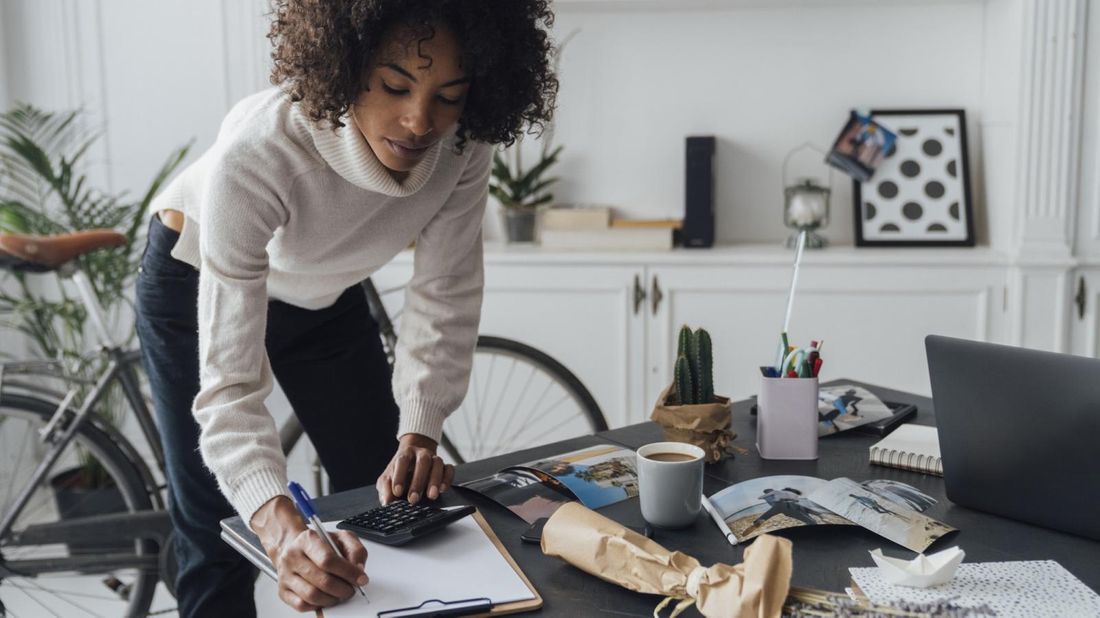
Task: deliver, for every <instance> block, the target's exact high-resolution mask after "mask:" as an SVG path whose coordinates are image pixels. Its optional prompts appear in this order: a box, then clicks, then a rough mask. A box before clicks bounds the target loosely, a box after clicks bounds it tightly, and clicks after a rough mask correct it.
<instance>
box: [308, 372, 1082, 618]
mask: <svg viewBox="0 0 1100 618" xmlns="http://www.w3.org/2000/svg"><path fill="white" fill-rule="evenodd" d="M841 381H843V382H852V381H851V380H838V381H837V382H841ZM866 386H868V388H870V389H871V390H872V391H874V392H876V393H877V394H878V395H879V396H880V397H882V398H883V399H885V400H888V401H898V402H905V403H913V404H916V405H917V406H918V408H919V412H918V415H917V418H916V421H915V422H916V423H917V424H921V425H934V424H935V418H934V416H933V410H932V401H931V400H930V399H928V398H926V397H920V396H916V395H911V394H907V393H903V392H900V391H894V390H890V389H884V388H880V387H876V386H873V385H866ZM749 406H750V403H749V402H747V401H746V402H738V403H737V404H735V405H734V410H733V430H734V431H735V432H736V433H737V434H738V435H737V439H736V440H734V445H735V446H739V447H741V451H739V453H738V454H737V455H736V456H735V457H734V458H733V459H727V460H725V461H723V462H720V463H718V464H711V465H708V466H707V470H706V472H707V476H706V478H705V480H704V488H703V489H704V492H705V493H706V494H707V495H712V494H714V493H716V492H718V491H719V490H721V489H722V488H724V487H726V486H728V485H730V484H731V483H735V482H738V481H744V480H747V479H752V478H756V477H760V476H769V475H775V474H803V475H808V476H817V477H821V478H826V479H831V478H836V477H839V476H847V477H850V478H852V479H855V480H857V481H860V480H865V479H868V478H885V479H893V480H898V481H903V482H906V483H909V484H910V485H913V486H915V487H917V488H919V489H920V490H922V491H924V492H925V493H927V494H929V495H931V496H933V497H935V498H936V499H937V500H938V501H939V503H938V504H936V505H935V506H933V507H932V508H931V509H929V511H928V514H929V515H930V516H931V517H934V518H936V519H939V520H941V521H943V522H946V523H948V524H950V525H952V526H954V527H956V528H958V529H959V532H957V533H954V534H952V535H948V536H947V537H945V538H943V539H940V540H939V541H938V542H937V543H936V544H935V545H933V546H932V547H930V548H929V550H928V551H930V552H931V551H936V550H939V549H942V548H945V547H951V546H953V545H959V546H960V547H962V548H963V549H964V550H965V551H966V561H967V562H989V561H1004V560H1056V561H1058V562H1059V563H1061V565H1062V566H1064V567H1065V568H1066V569H1068V570H1069V571H1070V572H1071V573H1073V574H1074V575H1075V576H1077V577H1078V578H1079V579H1081V580H1082V581H1083V582H1085V584H1087V585H1088V586H1089V587H1090V588H1092V589H1093V590H1100V542H1097V541H1091V540H1089V539H1086V538H1083V537H1078V536H1073V535H1069V534H1064V533H1061V532H1055V531H1053V530H1047V529H1045V528H1040V527H1037V526H1033V525H1030V524H1024V523H1020V522H1016V521H1013V520H1010V519H1006V518H1003V517H998V516H996V515H990V514H986V513H981V512H979V511H974V510H971V509H967V508H964V507H960V506H956V505H954V504H951V503H950V502H948V501H947V497H946V496H945V495H944V487H943V479H942V478H939V477H936V476H929V475H925V474H919V473H915V472H906V471H903V470H895V469H893V468H884V467H881V466H871V465H870V464H869V463H868V448H869V447H870V446H871V445H872V444H874V443H875V442H877V441H878V440H879V438H878V437H877V436H871V435H866V434H855V433H852V432H847V433H844V434H838V435H833V436H828V437H825V438H822V440H821V443H820V446H819V455H820V458H819V459H818V460H816V461H797V462H796V461H764V460H762V459H760V457H759V455H758V454H757V453H756V447H755V436H756V421H755V418H754V417H752V416H751V415H750V414H749ZM662 439H663V438H662V435H661V429H660V427H658V426H657V425H655V424H654V423H641V424H638V425H632V426H630V427H624V428H621V429H615V430H611V431H606V432H603V433H601V434H598V435H596V436H585V437H581V438H575V439H572V440H567V441H564V442H558V443H555V444H549V445H545V446H541V447H537V448H534V449H529V450H526V451H520V452H517V453H510V454H507V455H501V456H498V457H494V458H491V459H485V460H482V461H476V462H471V463H468V464H463V465H462V466H459V467H458V471H457V478H456V482H464V481H469V480H473V479H476V478H480V477H482V476H486V475H488V474H492V473H493V472H496V471H497V470H499V469H501V468H503V467H505V466H508V465H514V464H518V463H522V462H525V461H530V460H533V459H538V458H542V457H546V456H549V455H553V454H555V453H561V452H565V451H569V450H574V449H578V448H582V447H584V446H589V445H593V444H598V443H601V442H615V443H619V444H622V445H625V446H629V447H631V448H637V447H639V446H641V445H643V444H647V443H649V442H656V441H660V440H662ZM463 502H468V503H472V504H475V505H476V506H477V507H478V508H479V509H480V510H481V512H482V513H483V514H484V516H485V519H486V520H487V521H488V522H489V524H490V525H491V526H492V527H493V529H494V530H495V531H496V533H497V536H499V537H500V539H501V541H502V542H503V543H504V545H505V546H506V547H507V548H508V551H509V552H511V554H512V556H513V557H515V559H516V562H518V563H519V565H520V567H521V568H522V569H523V570H524V572H525V573H526V574H527V576H528V577H529V578H530V579H531V582H532V583H533V584H534V585H535V587H536V588H537V589H538V590H539V592H540V593H541V594H542V596H543V599H544V601H545V603H544V605H543V609H542V612H541V613H542V614H545V615H552V616H591V615H593V614H595V613H597V612H599V613H605V614H608V615H615V616H652V615H653V607H654V606H655V605H656V604H657V602H658V601H659V600H660V599H659V598H657V597H655V596H650V595H642V594H637V593H632V592H628V591H626V590H624V589H622V588H619V587H618V586H614V585H612V584H609V583H606V582H604V581H602V580H599V579H597V578H595V577H592V576H590V575H587V574H585V573H583V572H581V571H579V570H577V569H575V568H573V567H571V566H570V565H568V564H566V563H564V562H562V561H560V560H558V559H556V558H548V557H546V556H543V555H542V552H541V551H540V549H539V547H538V546H537V545H531V544H527V543H523V542H522V541H520V538H519V537H520V534H521V533H522V532H523V531H524V530H525V529H526V528H527V524H526V523H525V522H523V521H522V520H520V519H519V518H518V517H516V516H514V515H512V513H511V512H509V511H507V510H505V509H504V508H503V507H501V506H498V505H497V504H496V503H495V502H492V501H491V500H488V499H486V498H483V497H482V496H480V495H478V494H475V493H473V492H469V491H465V490H462V489H457V490H452V491H449V492H447V493H446V494H445V495H444V497H443V498H442V499H441V503H442V504H443V505H450V504H459V503H463ZM377 503H378V497H377V494H376V492H375V489H374V488H373V487H369V488H362V489H357V490H353V491H348V492H343V493H340V494H334V495H331V496H325V497H323V498H318V499H317V507H318V510H319V511H320V514H321V516H322V518H323V519H326V520H328V519H336V518H342V517H347V516H350V515H353V514H355V513H358V512H361V511H363V510H365V509H366V508H369V507H371V506H375V505H377ZM600 512H601V513H603V514H604V515H606V516H608V517H610V518H611V519H614V520H616V521H619V522H621V523H623V524H626V525H628V526H637V527H639V528H640V527H641V526H642V525H643V522H642V517H641V513H640V512H639V507H638V500H637V499H631V500H627V501H625V502H620V503H618V504H615V505H612V506H610V507H607V508H604V509H601V510H600ZM776 534H777V535H779V536H784V537H786V538H788V539H791V540H792V541H793V543H794V574H793V576H792V581H791V583H792V585H795V586H802V587H808V588H820V589H824V590H832V591H837V592H840V591H843V590H844V587H845V586H846V585H848V583H849V581H850V577H849V574H848V567H853V566H873V562H872V561H871V557H870V556H869V555H868V553H867V552H868V551H869V550H871V549H874V548H876V547H881V548H882V549H883V550H884V551H885V552H886V553H887V554H889V555H895V556H907V557H908V556H912V555H913V554H912V553H911V552H909V550H907V549H905V548H903V547H900V546H898V545H896V544H894V543H892V542H891V541H888V540H887V539H885V538H882V537H880V536H878V535H876V534H874V533H872V532H869V531H867V530H864V529H863V528H860V527H858V526H813V527H806V528H796V529H793V530H787V531H781V532H778V533H776ZM654 540H656V541H657V542H659V543H661V544H662V545H664V546H665V547H667V548H669V549H678V550H680V551H683V552H685V553H687V554H689V555H692V556H694V557H696V558H698V559H699V561H700V562H702V563H703V564H712V563H714V562H726V563H728V564H736V563H738V562H740V561H741V553H742V551H743V549H744V546H737V547H731V546H730V545H729V544H728V543H727V542H726V540H725V538H724V537H723V536H722V534H721V533H720V532H719V531H718V528H717V526H715V525H714V523H713V522H712V521H711V520H710V518H709V517H707V516H706V514H705V512H704V513H703V514H701V515H700V517H699V519H698V521H696V523H695V525H694V526H693V527H690V528H687V529H685V530H678V531H658V532H657V534H656V536H655V537H654ZM455 566H456V568H463V565H455ZM372 568H376V569H377V568H385V565H382V564H376V565H373V566H372V565H371V563H370V561H369V560H368V562H367V572H368V573H369V572H370V569H372ZM684 615H685V616H686V615H693V616H698V615H699V614H698V612H696V611H694V608H693V609H692V610H691V611H690V612H687V613H685V614H684Z"/></svg>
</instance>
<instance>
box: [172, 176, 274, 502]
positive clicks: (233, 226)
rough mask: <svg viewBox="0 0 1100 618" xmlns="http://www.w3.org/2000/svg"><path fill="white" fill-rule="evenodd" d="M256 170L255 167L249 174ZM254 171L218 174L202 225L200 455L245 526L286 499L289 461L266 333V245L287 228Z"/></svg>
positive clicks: (196, 408)
mask: <svg viewBox="0 0 1100 618" xmlns="http://www.w3.org/2000/svg"><path fill="white" fill-rule="evenodd" d="M250 168H251V169H250ZM254 169H255V168H254V166H248V165H233V164H232V163H231V162H227V161H225V160H224V159H223V160H221V161H219V162H218V163H217V164H215V166H213V169H212V173H211V175H210V177H209V179H208V181H207V182H208V184H207V187H206V189H205V191H204V193H203V197H202V208H201V212H200V223H199V234H200V238H199V251H200V254H201V267H200V269H199V306H198V318H199V379H200V388H199V393H198V395H197V396H196V398H195V402H194V415H195V420H197V421H198V423H199V426H200V428H201V433H200V437H199V448H200V451H201V453H202V457H203V460H204V461H205V462H206V465H207V467H209V468H210V470H211V471H212V472H213V473H214V476H215V477H216V478H217V480H218V484H219V486H220V487H221V490H222V493H223V494H225V496H226V497H227V498H228V500H229V502H230V504H232V505H233V508H234V509H236V511H237V512H238V513H239V514H240V515H241V517H243V518H244V520H245V521H246V522H247V521H249V520H250V519H251V518H252V515H253V513H255V511H256V510H257V509H258V508H259V507H260V506H261V505H262V504H263V503H264V502H267V501H268V500H270V499H271V498H273V497H275V496H277V495H280V494H283V493H285V491H286V489H285V488H286V459H285V457H284V456H283V452H282V449H281V447H280V443H279V436H278V431H277V429H276V427H275V420H274V418H272V416H271V414H270V413H269V412H268V410H267V407H266V406H265V405H264V400H265V399H266V398H267V396H268V395H269V394H270V393H271V389H272V385H273V379H272V371H271V365H270V363H269V361H268V357H267V348H266V346H265V343H264V338H265V333H266V330H267V300H268V299H267V275H268V256H267V244H268V242H269V241H270V240H271V238H272V236H273V235H274V232H275V230H276V229H277V228H278V227H279V226H280V225H282V223H283V221H285V211H284V209H283V205H282V202H281V201H280V200H279V198H278V196H277V195H276V194H275V193H274V192H273V191H272V190H271V189H270V186H271V185H270V183H266V182H264V181H263V179H261V178H258V177H257V174H256V172H255V171H254Z"/></svg>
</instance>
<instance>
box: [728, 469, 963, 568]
mask: <svg viewBox="0 0 1100 618" xmlns="http://www.w3.org/2000/svg"><path fill="white" fill-rule="evenodd" d="M842 495H844V496H848V497H847V498H844V499H841V497H840V496H842ZM853 495H856V496H859V499H857V498H854V497H852V496H853ZM710 502H711V504H712V505H714V508H715V509H716V510H717V511H718V513H719V515H720V516H721V517H722V519H724V520H725V522H726V525H727V526H729V529H730V531H731V532H732V533H733V535H734V536H735V537H736V538H737V540H738V542H742V543H743V542H745V541H748V540H750V539H752V538H755V537H757V536H759V535H761V534H764V533H766V532H775V531H778V530H784V529H787V528H795V527H798V526H818V525H825V524H838V525H849V526H850V525H858V526H862V527H864V528H866V529H868V530H870V531H872V532H875V533H878V534H880V535H882V536H884V537H886V538H887V539H890V540H891V541H894V542H896V543H898V544H900V545H902V546H904V547H907V548H909V549H912V550H913V551H922V550H923V549H924V548H925V547H927V546H928V545H930V544H931V543H932V542H933V541H935V540H936V539H938V538H939V537H941V536H943V535H944V534H947V533H948V532H951V531H953V530H954V528H951V527H950V526H947V525H945V524H943V523H940V522H938V521H936V520H934V519H931V518H929V517H927V516H925V515H922V514H921V511H925V510H927V509H928V508H929V507H930V506H932V505H933V504H935V503H936V500H935V498H933V497H931V496H929V495H928V494H925V493H924V492H922V491H920V490H919V489H917V488H916V487H913V486H911V485H907V484H905V483H901V482H899V481H892V480H883V479H872V480H867V481H863V482H862V483H856V482H855V481H853V480H851V479H847V478H838V479H833V480H831V481H826V480H825V479H821V478H816V477H812V476H794V475H782V476H765V477H761V478H756V479H751V480H748V481H742V482H740V483H737V484H735V485H731V486H729V487H727V488H725V489H723V490H722V491H720V492H718V493H716V494H714V495H713V496H710ZM868 511H869V512H868Z"/></svg>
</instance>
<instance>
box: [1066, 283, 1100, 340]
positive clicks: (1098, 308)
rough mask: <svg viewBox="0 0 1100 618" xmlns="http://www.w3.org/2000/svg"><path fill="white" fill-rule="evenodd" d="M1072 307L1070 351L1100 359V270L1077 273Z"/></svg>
mask: <svg viewBox="0 0 1100 618" xmlns="http://www.w3.org/2000/svg"><path fill="white" fill-rule="evenodd" d="M1071 307H1072V309H1073V311H1072V317H1071V318H1070V319H1071V324H1072V326H1071V327H1070V334H1071V342H1070V351H1071V352H1073V353H1074V354H1080V355H1083V356H1093V357H1100V268H1082V269H1078V271H1077V272H1076V273H1075V276H1074V278H1073V302H1072V303H1071Z"/></svg>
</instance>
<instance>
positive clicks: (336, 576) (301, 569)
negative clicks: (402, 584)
mask: <svg viewBox="0 0 1100 618" xmlns="http://www.w3.org/2000/svg"><path fill="white" fill-rule="evenodd" d="M249 523H250V525H251V526H252V529H253V530H254V531H255V532H256V534H257V535H258V536H259V537H260V543H262V544H263V546H264V550H265V551H266V552H267V555H268V557H269V558H271V563H272V564H273V565H275V570H276V572H277V573H278V575H279V598H280V599H282V600H283V602H284V603H286V604H287V605H289V606H291V607H293V608H294V609H296V610H298V611H300V612H307V611H315V610H317V609H320V608H323V607H331V606H333V605H336V604H337V603H339V602H341V601H346V600H347V599H349V598H351V596H352V595H354V594H356V593H357V591H356V587H357V586H362V585H364V584H366V583H367V581H368V578H367V575H366V573H365V572H364V571H363V567H364V565H365V564H366V561H367V549H366V548H365V547H363V544H362V543H360V542H359V538H358V537H356V536H355V535H354V534H352V533H351V532H348V531H346V530H339V531H337V532H336V533H334V534H331V535H330V536H331V537H332V540H333V542H335V543H336V546H337V547H339V548H340V552H341V554H343V555H342V556H341V555H339V554H337V553H336V552H335V551H333V550H332V547H330V546H329V544H328V543H326V542H325V540H324V539H323V538H321V535H319V534H317V533H316V532H314V531H313V530H310V529H309V528H307V527H306V525H305V523H304V522H303V521H302V517H301V515H299V514H298V509H297V508H295V506H294V504H293V503H292V502H291V501H290V498H287V497H286V496H278V497H276V498H272V499H271V500H269V501H267V502H266V503H264V505H263V506H261V507H260V508H259V509H258V510H257V511H256V513H255V514H253V515H252V520H251V522H249Z"/></svg>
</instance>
